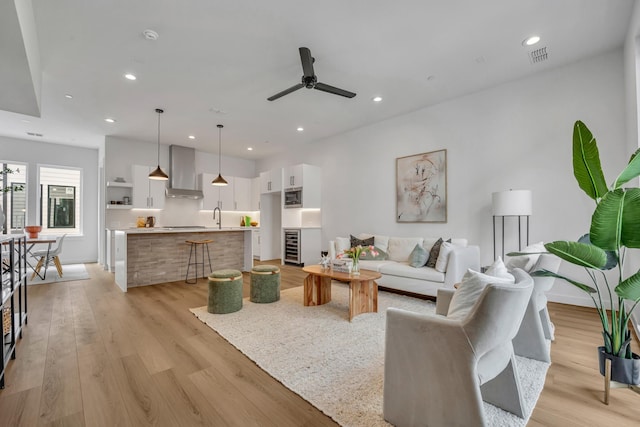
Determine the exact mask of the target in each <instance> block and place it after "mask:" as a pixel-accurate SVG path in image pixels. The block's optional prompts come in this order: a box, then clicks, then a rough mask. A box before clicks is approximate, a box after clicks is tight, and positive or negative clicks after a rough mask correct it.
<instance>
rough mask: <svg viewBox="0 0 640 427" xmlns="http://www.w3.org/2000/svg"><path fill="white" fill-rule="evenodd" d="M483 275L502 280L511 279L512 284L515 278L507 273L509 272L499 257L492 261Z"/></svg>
mask: <svg viewBox="0 0 640 427" xmlns="http://www.w3.org/2000/svg"><path fill="white" fill-rule="evenodd" d="M484 274H486V275H488V276H493V277H500V278H502V279H513V281H514V282H515V280H516V279H515V277H513V274H511V273H509V270H507V267H506V266H505V265H504V262H502V258H500V257H498V259H497V260H495V261H493V264H491V266H490V267H489V268H487V271H485V272H484Z"/></svg>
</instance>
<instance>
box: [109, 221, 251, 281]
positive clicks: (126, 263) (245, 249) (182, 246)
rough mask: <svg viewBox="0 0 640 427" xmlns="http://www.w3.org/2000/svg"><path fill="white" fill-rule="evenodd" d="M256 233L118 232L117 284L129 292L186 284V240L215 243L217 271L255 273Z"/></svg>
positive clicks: (247, 229) (170, 229) (212, 248)
mask: <svg viewBox="0 0 640 427" xmlns="http://www.w3.org/2000/svg"><path fill="white" fill-rule="evenodd" d="M252 230H253V228H251V227H233V228H222V229H219V228H204V227H193V228H185V227H180V228H173V227H167V228H160V227H159V228H132V229H127V230H115V265H116V272H115V279H116V284H117V285H118V287H119V288H120V289H122V290H123V291H124V292H126V291H127V289H128V288H132V287H136V286H146V285H154V284H157V283H166V282H174V281H183V280H184V279H185V276H186V273H187V263H188V262H189V249H190V246H189V245H188V244H187V243H185V241H186V240H204V239H211V240H213V243H209V252H210V254H211V265H212V267H213V269H214V270H219V269H224V268H232V269H236V270H241V271H251V268H252V267H253V256H252V235H251V232H252ZM198 261H200V251H198ZM205 262H207V261H206V252H205ZM206 268H208V264H207V266H206ZM205 273H206V270H205Z"/></svg>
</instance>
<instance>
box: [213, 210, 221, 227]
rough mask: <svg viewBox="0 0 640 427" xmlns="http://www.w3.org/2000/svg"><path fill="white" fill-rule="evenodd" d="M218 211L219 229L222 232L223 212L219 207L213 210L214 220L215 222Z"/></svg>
mask: <svg viewBox="0 0 640 427" xmlns="http://www.w3.org/2000/svg"><path fill="white" fill-rule="evenodd" d="M216 211H218V222H217V224H218V229H220V230H221V229H222V211H221V210H220V208H219V207H217V206H216V207H215V208H214V209H213V219H214V220H215V219H216Z"/></svg>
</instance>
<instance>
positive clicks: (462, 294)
mask: <svg viewBox="0 0 640 427" xmlns="http://www.w3.org/2000/svg"><path fill="white" fill-rule="evenodd" d="M514 282H515V280H514V279H502V278H499V277H494V276H489V275H487V274H482V273H478V272H477V271H473V270H471V269H469V270H467V272H466V273H465V275H464V277H463V278H462V282H460V284H459V285H458V289H456V290H455V292H454V293H453V297H451V303H450V304H449V311H448V312H447V317H450V318H452V319H458V320H464V319H465V318H466V317H467V315H468V314H469V312H470V311H471V309H472V308H473V306H474V305H475V303H476V301H477V300H478V298H479V297H480V294H482V291H483V290H484V288H485V287H486V286H487V285H488V284H490V283H496V284H501V285H511V284H513V283H514Z"/></svg>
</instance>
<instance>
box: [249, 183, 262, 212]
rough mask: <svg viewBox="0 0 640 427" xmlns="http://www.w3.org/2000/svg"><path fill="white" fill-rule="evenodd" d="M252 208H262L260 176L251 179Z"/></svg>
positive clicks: (255, 209)
mask: <svg viewBox="0 0 640 427" xmlns="http://www.w3.org/2000/svg"><path fill="white" fill-rule="evenodd" d="M251 210H252V211H259V210H260V177H259V176H258V177H255V178H253V179H252V180H251Z"/></svg>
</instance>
